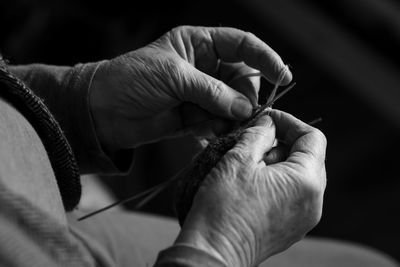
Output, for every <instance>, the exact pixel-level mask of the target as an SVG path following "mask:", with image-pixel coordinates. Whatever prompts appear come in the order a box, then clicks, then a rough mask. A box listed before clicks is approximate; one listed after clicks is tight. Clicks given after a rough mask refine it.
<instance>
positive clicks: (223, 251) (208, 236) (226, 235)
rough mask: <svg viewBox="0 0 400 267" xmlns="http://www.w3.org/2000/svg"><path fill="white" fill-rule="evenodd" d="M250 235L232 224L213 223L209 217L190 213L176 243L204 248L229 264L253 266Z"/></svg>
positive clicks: (253, 255) (253, 257)
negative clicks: (204, 217) (205, 217)
mask: <svg viewBox="0 0 400 267" xmlns="http://www.w3.org/2000/svg"><path fill="white" fill-rule="evenodd" d="M197 217H200V216H197ZM222 224H223V223H222ZM248 237H249V236H248V235H246V236H243V235H242V233H239V232H238V231H237V230H236V229H232V227H230V226H226V227H224V226H223V225H218V226H217V225H213V224H210V223H208V222H207V219H202V218H194V216H190V213H189V215H188V217H187V218H186V220H185V224H184V225H183V227H182V230H181V232H180V234H179V235H178V238H177V239H176V241H175V244H183V245H187V246H192V247H195V248H198V249H200V250H203V251H205V252H207V253H209V254H210V255H213V256H214V257H215V258H217V259H219V260H220V261H221V262H223V263H224V264H225V265H227V266H253V265H254V262H255V253H254V252H255V249H254V246H253V244H254V242H252V241H251V242H250V240H249V238H248Z"/></svg>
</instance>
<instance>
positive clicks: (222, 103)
mask: <svg viewBox="0 0 400 267" xmlns="http://www.w3.org/2000/svg"><path fill="white" fill-rule="evenodd" d="M182 71H183V72H184V73H182V75H181V77H182V78H181V79H182V81H181V83H182V84H183V85H182V90H181V92H182V98H183V99H182V100H184V101H189V102H192V103H195V104H198V105H199V106H200V107H202V108H203V109H205V110H207V111H208V112H211V113H212V114H214V115H216V116H219V117H224V118H227V119H234V120H244V119H247V118H249V117H250V115H251V113H252V109H253V106H252V105H251V103H250V101H249V99H248V98H247V97H246V96H244V95H243V94H241V93H240V92H238V91H236V90H234V89H232V88H230V87H229V86H228V85H226V84H225V83H223V82H222V81H220V80H217V79H215V78H213V77H211V76H209V75H207V74H205V73H203V72H201V71H199V70H197V69H196V68H194V67H193V66H191V65H190V64H189V63H186V64H185V66H184V68H182Z"/></svg>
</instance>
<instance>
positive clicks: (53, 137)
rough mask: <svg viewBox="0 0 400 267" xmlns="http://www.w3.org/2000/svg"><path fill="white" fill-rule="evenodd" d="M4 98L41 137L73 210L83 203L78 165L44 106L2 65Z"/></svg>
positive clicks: (68, 207) (67, 205)
mask: <svg viewBox="0 0 400 267" xmlns="http://www.w3.org/2000/svg"><path fill="white" fill-rule="evenodd" d="M0 95H1V96H2V97H4V98H6V99H8V100H9V101H10V102H11V103H13V104H14V105H15V106H16V107H18V108H19V110H20V112H22V113H23V114H24V116H25V117H26V118H27V119H28V120H29V121H30V123H31V124H32V126H33V127H34V128H35V130H36V132H37V133H38V134H39V136H40V137H41V139H42V141H43V144H44V146H45V147H46V150H47V152H48V153H49V158H50V162H51V165H52V167H53V170H54V173H55V176H56V179H57V183H58V185H59V188H60V192H61V196H62V200H63V203H64V207H65V209H66V210H72V209H73V208H74V207H76V206H77V205H78V203H79V199H80V196H81V184H80V180H79V171H78V166H77V163H76V161H75V157H74V155H73V154H72V150H71V147H70V146H69V144H68V142H67V140H66V138H65V136H64V134H63V133H62V131H61V128H60V126H59V125H58V123H57V122H56V120H55V119H54V117H53V116H52V115H51V113H50V112H49V110H48V109H47V107H46V106H45V105H44V103H43V102H42V101H41V100H40V99H39V98H38V97H37V96H36V95H34V94H33V93H32V91H31V90H30V89H29V88H28V87H26V86H25V85H24V84H23V83H22V82H20V81H19V80H18V79H17V78H15V77H14V76H13V75H12V74H11V73H9V72H8V71H7V69H6V66H5V64H4V63H3V62H2V63H1V66H0Z"/></svg>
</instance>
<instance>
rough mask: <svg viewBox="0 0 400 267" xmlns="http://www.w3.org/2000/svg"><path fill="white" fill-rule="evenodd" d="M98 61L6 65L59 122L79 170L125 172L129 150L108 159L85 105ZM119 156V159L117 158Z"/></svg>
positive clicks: (86, 104)
mask: <svg viewBox="0 0 400 267" xmlns="http://www.w3.org/2000/svg"><path fill="white" fill-rule="evenodd" d="M98 64H99V63H89V64H78V65H76V66H74V67H60V66H50V65H43V64H32V65H23V66H9V69H10V71H11V72H13V73H14V75H16V76H17V77H18V78H20V79H21V80H22V81H24V82H25V84H27V85H28V86H29V87H30V88H31V89H32V90H33V91H34V92H35V94H36V95H38V96H39V97H40V98H41V99H42V100H43V101H44V103H45V104H46V105H47V107H48V108H49V110H50V111H51V112H52V113H53V115H54V116H55V118H56V120H57V121H58V122H59V124H60V126H61V128H62V130H63V131H64V133H65V135H66V136H67V139H68V141H69V143H70V144H71V147H72V150H73V152H74V154H75V157H76V158H77V161H78V164H79V167H80V171H81V173H93V172H96V173H98V172H101V173H118V172H126V171H127V170H128V169H129V167H130V164H131V159H132V151H129V152H126V153H123V154H124V155H125V154H126V157H118V159H111V158H112V157H110V156H109V155H107V154H106V153H104V151H103V150H102V148H101V144H100V143H99V141H98V139H97V137H96V132H95V128H94V125H93V121H92V118H91V113H90V107H89V99H88V96H89V90H90V84H91V80H92V78H93V75H94V73H95V71H96V68H97V65H98ZM121 158H122V159H121Z"/></svg>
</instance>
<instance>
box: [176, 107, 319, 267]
mask: <svg viewBox="0 0 400 267" xmlns="http://www.w3.org/2000/svg"><path fill="white" fill-rule="evenodd" d="M271 116H272V118H273V121H274V122H275V124H274V123H273V122H272V121H271V118H270V117H269V116H264V117H262V118H261V119H260V120H259V121H258V122H257V123H256V125H255V126H254V127H251V128H248V129H247V130H246V131H245V132H244V134H243V135H242V138H241V139H240V140H239V142H238V144H237V145H236V146H235V147H234V148H233V149H232V150H230V151H229V152H228V153H227V154H226V155H225V156H224V157H223V158H222V160H221V161H220V162H219V163H218V165H217V166H216V167H215V168H214V169H213V170H212V171H211V173H210V174H209V175H208V176H207V177H206V179H205V181H204V182H203V184H202V186H201V187H200V189H199V191H198V193H197V195H196V197H195V199H194V203H193V206H192V209H191V211H190V212H189V214H188V217H187V219H186V221H185V224H184V226H183V229H182V232H181V234H180V236H179V237H178V239H177V243H185V244H192V245H196V246H203V248H204V249H205V250H211V251H214V253H215V255H219V258H220V259H221V260H223V261H224V262H225V263H226V264H227V266H254V265H256V264H259V263H260V262H262V261H263V260H265V259H267V258H268V257H270V256H271V255H273V254H276V253H278V252H280V251H283V250H285V249H286V248H288V247H289V246H290V245H292V244H293V243H295V242H297V241H299V240H300V239H301V238H302V237H303V236H304V235H305V234H306V233H307V232H308V231H309V230H311V229H312V228H313V227H314V226H315V225H316V224H317V223H318V221H319V219H320V217H321V213H322V201H323V192H324V189H325V185H326V173H325V163H324V160H325V149H326V139H325V137H324V135H323V134H322V133H321V132H320V131H319V130H317V129H315V128H313V127H311V126H309V125H307V124H305V123H303V122H301V121H300V120H298V119H296V118H294V117H293V116H291V115H289V114H287V113H284V112H281V111H277V110H273V111H272V113H271ZM276 137H278V138H279V139H280V140H282V141H284V142H285V143H286V145H287V146H288V148H289V155H288V156H287V158H286V155H280V153H281V150H280V148H273V143H274V140H275V138H276ZM272 154H274V155H272ZM200 240H201V241H200Z"/></svg>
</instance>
